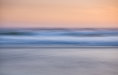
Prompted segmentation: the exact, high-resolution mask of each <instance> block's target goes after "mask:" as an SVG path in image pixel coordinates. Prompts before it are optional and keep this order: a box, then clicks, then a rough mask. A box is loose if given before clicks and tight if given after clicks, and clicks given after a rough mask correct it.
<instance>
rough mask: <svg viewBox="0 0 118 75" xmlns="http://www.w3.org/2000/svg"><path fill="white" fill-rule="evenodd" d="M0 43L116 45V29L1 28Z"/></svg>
mask: <svg viewBox="0 0 118 75" xmlns="http://www.w3.org/2000/svg"><path fill="white" fill-rule="evenodd" d="M0 45H2V46H4V45H32V46H33V45H38V46H50V45H51V46H53V45H58V46H59V45H60V46H70V45H71V46H118V29H88V28H86V29H1V30H0Z"/></svg>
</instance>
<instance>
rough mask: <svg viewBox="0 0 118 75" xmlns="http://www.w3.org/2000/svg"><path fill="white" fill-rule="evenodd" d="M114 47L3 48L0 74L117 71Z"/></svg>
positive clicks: (108, 74)
mask: <svg viewBox="0 0 118 75" xmlns="http://www.w3.org/2000/svg"><path fill="white" fill-rule="evenodd" d="M117 70H118V50H117V49H116V48H109V49H107V48H89V49H87V48H76V49H74V48H71V49H68V48H63V49H56V48H49V49H45V48H32V49H30V48H21V49H20V48H19V49H18V48H10V49H8V48H4V49H0V75H118V71H117Z"/></svg>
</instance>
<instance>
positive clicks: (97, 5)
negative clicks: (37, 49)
mask: <svg viewBox="0 0 118 75" xmlns="http://www.w3.org/2000/svg"><path fill="white" fill-rule="evenodd" d="M0 1H1V2H0V5H1V6H0V10H1V11H0V27H8V28H14V27H18V28H20V27H21V28H23V27H24V28H29V27H31V28H32V27H34V28H35V27H36V28H37V27H56V28H116V27H117V28H118V5H117V3H118V0H0Z"/></svg>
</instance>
